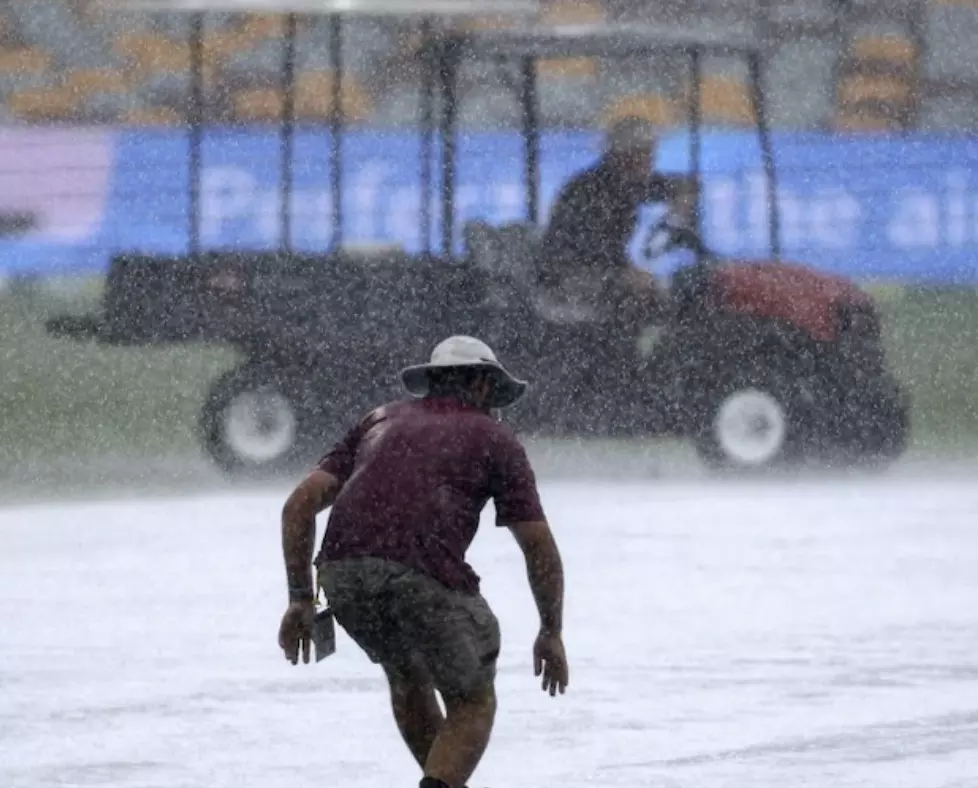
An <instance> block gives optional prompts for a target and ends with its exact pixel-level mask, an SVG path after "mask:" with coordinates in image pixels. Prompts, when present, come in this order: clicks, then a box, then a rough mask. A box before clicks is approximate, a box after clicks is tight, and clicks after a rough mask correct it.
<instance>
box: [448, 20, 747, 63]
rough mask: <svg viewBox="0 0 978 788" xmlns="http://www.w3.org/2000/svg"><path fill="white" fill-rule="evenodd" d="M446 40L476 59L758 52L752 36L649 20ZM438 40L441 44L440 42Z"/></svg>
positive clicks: (457, 36) (467, 35) (468, 35)
mask: <svg viewBox="0 0 978 788" xmlns="http://www.w3.org/2000/svg"><path fill="white" fill-rule="evenodd" d="M441 38H442V40H443V43H442V45H444V43H455V44H457V45H459V46H460V47H461V50H462V56H463V57H465V56H468V57H474V58H499V57H505V58H519V57H533V58H563V57H601V56H604V57H612V58H615V57H617V58H625V57H630V56H636V55H649V54H654V53H677V54H679V53H688V52H691V51H698V52H702V53H704V54H725V55H741V56H748V55H752V54H756V53H757V52H758V51H759V47H758V45H757V43H756V42H755V41H754V40H753V39H750V38H746V37H741V38H736V37H731V36H722V37H720V36H704V35H703V34H701V33H694V32H690V31H688V30H680V29H678V28H668V27H661V26H650V25H644V26H643V25H605V24H589V25H567V26H534V27H529V28H514V29H500V30H478V31H471V32H462V31H458V32H446V33H442V34H441ZM436 45H438V44H437V43H436Z"/></svg>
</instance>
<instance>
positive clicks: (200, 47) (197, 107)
mask: <svg viewBox="0 0 978 788" xmlns="http://www.w3.org/2000/svg"><path fill="white" fill-rule="evenodd" d="M189 45H190V117H189V118H188V120H189V121H190V138H189V140H188V143H189V148H190V157H189V162H188V172H187V176H188V177H187V188H188V197H189V199H188V207H187V211H188V216H187V219H188V223H189V228H188V229H189V230H190V232H189V233H188V241H189V246H190V248H189V250H188V251H189V253H190V256H191V257H194V258H195V257H198V256H199V255H200V247H201V242H200V241H201V239H200V226H201V215H200V214H201V210H200V208H201V206H200V191H201V189H200V184H201V179H202V173H201V167H202V161H201V147H202V141H203V140H202V138H203V131H204V128H203V127H204V106H203V105H204V14H203V13H202V12H200V11H198V12H196V13H194V14H191V16H190V40H189Z"/></svg>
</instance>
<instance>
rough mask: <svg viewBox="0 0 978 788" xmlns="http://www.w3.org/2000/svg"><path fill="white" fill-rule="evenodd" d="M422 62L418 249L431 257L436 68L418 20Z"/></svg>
mask: <svg viewBox="0 0 978 788" xmlns="http://www.w3.org/2000/svg"><path fill="white" fill-rule="evenodd" d="M421 38H422V41H423V45H424V50H423V51H424V53H425V54H424V62H423V63H422V64H421V95H420V97H419V98H420V101H421V162H420V163H421V217H420V218H421V234H422V235H421V248H422V250H424V252H425V253H426V254H430V253H431V227H432V225H431V201H432V196H433V194H434V192H433V188H432V171H431V167H432V163H433V161H432V160H433V159H434V150H435V96H434V93H435V68H436V59H435V58H434V57H433V56H432V52H431V20H430V19H429V18H427V17H425V18H424V19H422V20H421Z"/></svg>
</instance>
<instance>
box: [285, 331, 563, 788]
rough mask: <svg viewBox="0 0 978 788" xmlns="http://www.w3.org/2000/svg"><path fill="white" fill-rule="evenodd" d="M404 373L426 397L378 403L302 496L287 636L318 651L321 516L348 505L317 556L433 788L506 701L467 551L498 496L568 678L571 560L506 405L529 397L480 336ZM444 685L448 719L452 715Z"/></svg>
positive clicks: (550, 673)
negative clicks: (504, 417)
mask: <svg viewBox="0 0 978 788" xmlns="http://www.w3.org/2000/svg"><path fill="white" fill-rule="evenodd" d="M402 379H403V382H404V385H405V387H406V389H407V390H408V392H409V393H410V394H411V395H413V398H409V399H406V400H402V401H399V402H394V403H391V404H388V405H385V406H383V407H381V408H378V409H377V410H375V411H373V412H372V413H370V414H369V415H368V416H367V417H366V418H365V419H364V420H363V421H361V422H360V423H359V424H358V425H356V426H355V427H354V428H353V429H352V430H350V432H349V433H348V434H347V435H346V437H345V438H343V439H342V440H341V441H340V442H339V443H338V444H337V445H336V446H335V448H333V450H332V451H330V452H329V454H327V455H326V456H325V457H324V458H323V459H322V460H321V461H320V462H319V465H318V466H317V468H316V469H315V470H313V471H312V472H311V473H310V474H309V475H308V476H307V477H306V478H305V480H303V481H302V482H301V483H300V484H299V485H298V487H296V489H295V491H294V492H293V493H292V494H291V495H290V496H289V499H288V501H287V502H286V504H285V507H284V510H283V514H282V547H283V553H284V557H285V566H286V573H287V576H288V588H289V606H288V609H287V610H286V613H285V615H284V617H283V618H282V624H281V627H280V630H279V645H280V646H281V648H282V649H283V651H284V652H285V656H286V658H287V659H288V660H289V661H290V662H292V664H297V662H298V660H299V651H300V649H301V651H302V659H303V662H308V661H309V651H310V635H311V627H312V621H313V616H314V610H315V609H314V602H313V599H314V585H313V578H312V552H313V542H314V541H315V534H316V522H315V518H316V515H317V514H318V513H319V512H321V511H323V510H324V509H326V508H327V507H329V506H332V511H331V512H330V517H329V521H328V523H327V526H326V533H325V535H324V537H323V542H322V547H321V550H320V552H319V555H318V556H317V558H316V561H315V563H316V566H317V568H318V570H319V581H320V584H321V587H322V589H323V591H324V594H325V596H326V598H327V600H328V602H329V606H330V608H331V609H332V611H333V613H334V615H335V618H336V621H337V622H339V624H340V626H342V627H343V629H344V630H345V631H346V632H347V634H348V635H349V636H350V637H351V638H352V639H353V640H354V641H355V642H356V643H357V644H358V645H359V646H360V647H361V648H362V649H363V650H364V652H365V653H366V654H367V656H368V657H369V658H370V659H371V660H372V661H373V662H375V663H378V664H380V665H381V667H382V668H383V669H384V672H385V674H386V675H387V679H388V682H389V684H390V693H391V703H392V707H393V713H394V719H395V721H396V722H397V727H398V729H399V731H400V733H401V736H402V737H403V739H404V742H405V744H406V745H407V746H408V748H409V749H410V751H411V754H412V755H413V756H414V758H415V760H416V761H417V762H418V764H419V765H420V766H421V768H422V769H423V771H424V778H423V779H422V780H421V783H420V786H421V788H463V786H465V784H466V782H467V781H468V780H469V778H470V777H471V776H472V774H473V773H474V771H475V769H476V766H477V765H478V763H479V761H480V760H481V758H482V755H483V753H484V752H485V749H486V746H487V744H488V742H489V737H490V732H491V730H492V725H493V721H494V717H495V711H496V696H495V674H496V660H497V657H498V654H499V647H500V634H499V624H498V621H497V619H496V617H495V615H494V614H493V612H492V610H491V609H490V608H489V605H488V604H487V602H486V600H485V599H484V598H483V597H482V595H481V594H480V593H479V577H478V575H477V574H476V573H475V572H474V571H473V570H472V568H471V567H470V566H469V565H468V563H466V560H465V553H466V550H467V549H468V547H469V545H470V544H471V542H472V540H473V538H474V537H475V534H476V530H477V529H478V526H479V516H480V513H481V511H482V509H483V508H484V507H485V504H486V503H487V502H488V500H489V499H490V498H491V499H492V500H493V502H494V505H495V509H496V520H497V523H498V525H501V526H506V527H508V528H509V530H510V532H511V533H512V534H513V536H514V537H515V538H516V541H517V543H518V544H519V546H520V548H521V549H522V551H523V554H524V556H525V560H526V569H527V575H528V578H529V582H530V586H531V589H532V591H533V596H534V599H535V601H536V606H537V609H538V612H539V615H540V632H539V634H538V635H537V638H536V642H535V643H534V645H533V663H534V673H535V674H536V675H537V676H542V684H543V689H544V691H546V692H549V693H550V694H551V695H555V694H556V693H557V692H560V693H563V692H564V690H565V689H566V687H567V683H568V670H567V660H566V657H565V654H564V645H563V642H562V639H561V626H562V617H563V584H564V581H563V567H562V563H561V558H560V553H559V551H558V549H557V545H556V543H555V541H554V538H553V535H552V533H551V531H550V527H549V526H548V524H547V521H546V517H545V515H544V512H543V508H542V506H541V503H540V498H539V495H538V493H537V488H536V481H535V477H534V473H533V471H532V469H531V467H530V463H529V461H528V459H527V456H526V453H525V451H524V449H523V447H522V446H521V445H520V443H519V442H518V440H517V439H516V436H515V435H514V434H513V433H512V431H511V430H509V429H508V428H507V427H505V426H504V425H502V424H501V423H499V421H497V420H496V419H494V418H493V416H492V415H491V412H492V410H494V409H497V408H505V407H507V406H509V405H512V404H513V403H514V402H516V401H517V400H518V399H519V398H520V397H521V396H522V395H523V393H524V391H525V389H526V384H525V383H524V382H523V381H520V380H517V379H516V378H514V377H513V376H512V375H511V374H510V373H509V372H508V371H507V370H506V369H505V368H504V367H503V366H502V365H501V364H500V363H499V362H498V360H497V359H496V356H495V355H494V353H493V352H492V350H491V349H490V348H489V347H488V346H487V345H486V344H485V343H483V342H481V341H479V340H478V339H475V338H472V337H466V336H455V337H450V338H448V339H446V340H444V341H443V342H441V343H440V344H439V345H438V346H437V347H435V349H434V351H433V353H432V355H431V361H430V362H429V363H428V364H421V365H418V366H414V367H409V368H408V369H406V370H404V372H403V373H402ZM436 691H437V692H438V693H439V694H440V695H441V697H442V700H443V701H444V704H445V709H446V712H447V714H446V715H445V716H444V717H443V716H442V713H441V709H440V708H439V705H438V700H437V697H436V694H435V693H436Z"/></svg>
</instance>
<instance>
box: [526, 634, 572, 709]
mask: <svg viewBox="0 0 978 788" xmlns="http://www.w3.org/2000/svg"><path fill="white" fill-rule="evenodd" d="M533 675H534V676H540V675H543V684H542V689H543V691H544V692H549V693H550V696H551V697H553V696H554V695H556V694H557V691H558V690H559V691H560V694H561V695H563V694H564V691H565V690H566V689H567V684H568V682H569V680H570V678H569V676H568V671H567V656H566V655H565V654H564V641H563V640H561V638H560V635H557V634H554V633H552V632H547V631H546V630H545V629H541V630H540V634H539V635H537V639H536V642H534V644H533Z"/></svg>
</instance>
